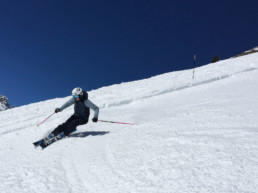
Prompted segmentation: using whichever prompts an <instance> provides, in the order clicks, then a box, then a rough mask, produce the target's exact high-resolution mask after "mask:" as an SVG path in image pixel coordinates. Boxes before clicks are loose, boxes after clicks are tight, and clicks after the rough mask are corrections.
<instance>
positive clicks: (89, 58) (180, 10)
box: [0, 0, 258, 106]
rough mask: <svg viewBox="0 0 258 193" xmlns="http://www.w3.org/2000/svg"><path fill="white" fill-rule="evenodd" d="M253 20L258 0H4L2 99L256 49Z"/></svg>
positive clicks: (60, 93)
mask: <svg viewBox="0 0 258 193" xmlns="http://www.w3.org/2000/svg"><path fill="white" fill-rule="evenodd" d="M257 18H258V1H257V0H246V1H243V0H241V1H240V0H235V1H233V0H223V1H222V0H216V1H207V0H203V1H201V0H199V1H194V0H187V1H184V0H173V1H172V0H108V1H106V0H75V1H71V0H61V1H59V0H44V1H42V0H30V1H27V0H22V1H20V0H10V1H8V0H3V1H0V28H1V29H0V69H1V75H0V84H1V86H0V94H2V95H5V96H7V97H8V98H9V102H10V104H11V105H15V106H21V105H24V104H29V103H33V102H39V101H43V100H47V99H52V98H56V97H65V96H68V95H70V94H71V90H72V89H73V88H74V87H76V86H80V87H82V88H83V89H85V90H88V91H90V90H92V89H97V88H100V87H103V86H108V85H111V84H116V83H121V82H127V81H133V80H138V79H143V78H148V77H151V76H154V75H157V74H161V73H165V72H171V71H175V70H183V69H189V68H192V67H193V55H194V54H197V65H198V66H201V65H204V64H207V63H209V62H210V61H211V59H212V57H213V56H215V55H219V56H220V57H221V59H225V58H229V57H231V56H233V55H236V54H238V53H240V52H242V51H245V50H247V49H250V48H253V47H255V46H257V45H258V19H257ZM93 101H94V99H93Z"/></svg>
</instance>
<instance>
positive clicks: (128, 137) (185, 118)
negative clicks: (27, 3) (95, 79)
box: [0, 53, 258, 193]
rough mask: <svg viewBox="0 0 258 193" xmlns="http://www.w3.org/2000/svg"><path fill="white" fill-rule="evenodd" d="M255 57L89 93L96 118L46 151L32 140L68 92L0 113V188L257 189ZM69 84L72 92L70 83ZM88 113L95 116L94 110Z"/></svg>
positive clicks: (7, 191) (8, 191) (172, 192)
mask: <svg viewBox="0 0 258 193" xmlns="http://www.w3.org/2000/svg"><path fill="white" fill-rule="evenodd" d="M257 79H258V54H257V53H255V54H251V55H247V56H243V57H239V58H235V59H229V60H224V61H220V62H217V63H214V64H209V65H206V66H203V67H200V68H197V69H195V79H194V80H192V70H185V71H178V72H171V73H166V74H163V75H159V76H155V77H152V78H149V79H145V80H139V81H134V82H128V83H123V84H117V85H112V86H109V87H103V88H100V89H98V90H93V91H91V92H89V98H90V99H91V100H92V101H93V102H94V103H96V104H97V105H99V107H100V116H99V119H103V120H111V121H121V122H129V123H137V125H135V126H132V125H119V124H110V123H101V122H99V123H92V122H89V123H88V124H87V125H83V126H79V127H78V128H77V129H78V131H77V132H76V133H74V134H72V136H71V137H69V138H66V139H64V140H61V141H58V142H56V143H54V144H53V145H51V146H49V147H48V148H47V149H45V150H43V151H42V150H41V149H39V148H38V149H35V148H34V147H33V145H32V142H34V141H36V140H38V139H40V138H41V137H42V136H44V135H45V134H46V133H47V132H49V131H50V130H52V129H54V128H55V127H56V126H57V125H59V124H60V123H62V122H64V121H65V120H66V119H67V118H69V116H70V115H71V114H72V113H73V108H72V107H70V108H68V109H66V110H65V111H63V112H61V113H58V114H56V115H54V116H53V117H51V118H50V119H49V120H48V121H46V122H45V123H43V124H42V125H40V126H39V127H37V126H36V125H37V124H38V123H39V122H41V121H42V120H44V119H45V118H46V117H47V116H49V115H50V114H51V113H52V112H53V110H54V109H55V108H56V107H59V106H60V105H62V104H63V103H64V102H65V101H66V100H68V99H69V97H70V96H68V97H65V98H57V99H52V100H48V101H43V102H39V103H34V104H30V105H26V106H22V107H18V108H15V109H10V110H8V111H2V112H0V117H1V119H0V157H1V159H0V181H1V183H0V192H1V193H2V192H4V193H13V192H15V193H17V192H19V193H25V192H26V193H28V192H31V193H34V192H37V193H41V192H42V193H45V192H60V193H61V192H62V193H66V192H69V193H70V192H73V193H86V192H87V193H100V192H106V193H139V192H140V193H168V192H169V193H181V192H182V193H188V192H189V193H192V192H203V193H207V192H220V193H221V192H226V193H228V192H239V193H240V192H241V193H242V192H253V193H254V192H257V190H258V153H257V151H258V140H257V139H258V119H257V116H258V100H257V96H258V81H257ZM71 89H72V88H71ZM91 116H92V115H91Z"/></svg>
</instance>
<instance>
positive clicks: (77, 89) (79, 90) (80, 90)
mask: <svg viewBox="0 0 258 193" xmlns="http://www.w3.org/2000/svg"><path fill="white" fill-rule="evenodd" d="M82 94H83V92H82V89H81V88H80V87H76V88H75V89H73V91H72V95H82Z"/></svg>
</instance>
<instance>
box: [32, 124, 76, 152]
mask: <svg viewBox="0 0 258 193" xmlns="http://www.w3.org/2000/svg"><path fill="white" fill-rule="evenodd" d="M75 131H76V129H75V130H74V131H73V132H75ZM73 132H72V133H73ZM64 137H65V136H64V134H63V132H62V133H60V134H58V135H57V136H54V135H53V134H49V135H48V136H47V137H45V138H43V139H41V140H39V141H36V142H34V143H33V145H34V147H35V148H37V147H39V146H40V147H41V148H42V150H43V149H45V148H46V147H48V146H49V145H51V144H53V143H54V142H56V141H59V140H60V139H63V138H64Z"/></svg>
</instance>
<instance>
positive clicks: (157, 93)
mask: <svg viewBox="0 0 258 193" xmlns="http://www.w3.org/2000/svg"><path fill="white" fill-rule="evenodd" d="M254 70H258V68H257V67H252V68H248V69H245V70H242V71H239V72H235V73H233V74H224V75H221V76H219V77H214V78H210V79H207V80H203V81H198V82H188V83H186V84H185V85H183V84H181V85H180V86H179V87H176V88H175V87H172V88H170V89H165V90H163V91H160V92H156V93H154V94H149V95H146V96H144V97H136V98H134V99H125V100H121V101H119V102H112V103H109V104H106V105H100V108H107V107H117V106H121V105H127V104H130V103H132V102H134V101H136V100H142V99H148V98H151V97H155V96H159V95H163V94H167V93H170V92H176V91H180V90H184V89H187V88H191V87H195V86H199V85H204V84H209V83H213V82H216V81H219V80H223V79H226V78H230V77H232V76H234V75H237V74H242V73H245V72H249V71H254Z"/></svg>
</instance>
